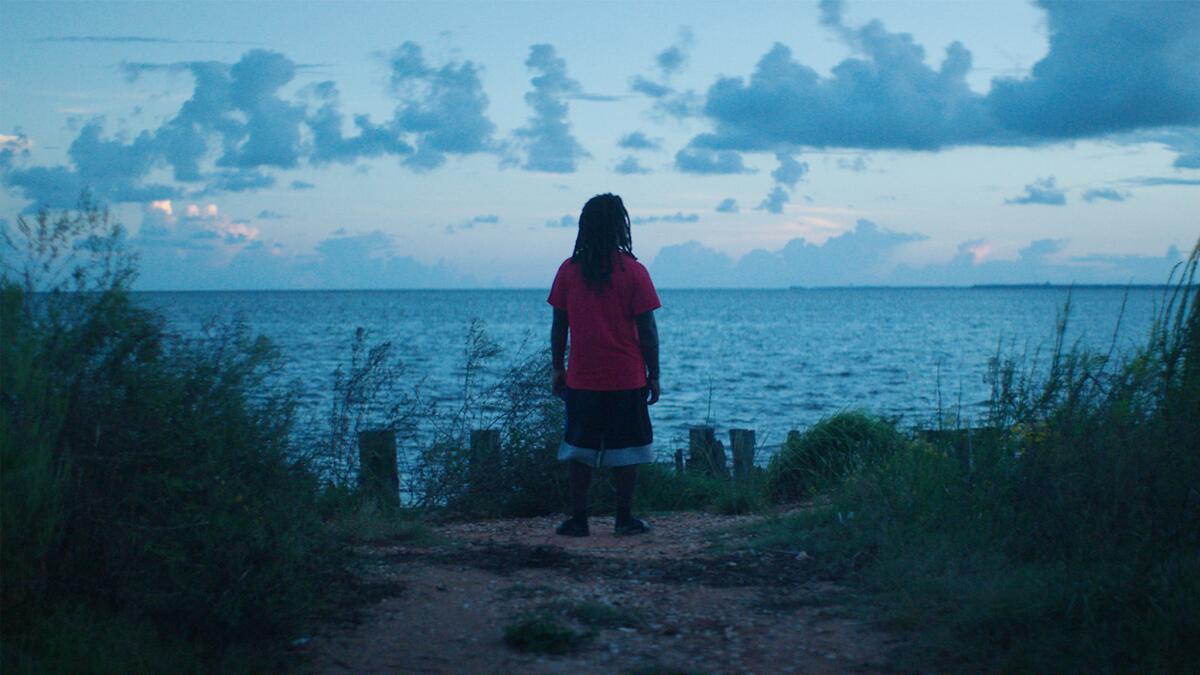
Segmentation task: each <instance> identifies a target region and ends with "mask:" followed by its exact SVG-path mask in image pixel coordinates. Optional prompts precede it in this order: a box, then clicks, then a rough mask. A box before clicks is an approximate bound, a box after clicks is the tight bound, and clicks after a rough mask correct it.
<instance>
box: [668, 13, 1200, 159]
mask: <svg viewBox="0 0 1200 675" xmlns="http://www.w3.org/2000/svg"><path fill="white" fill-rule="evenodd" d="M1039 4H1040V5H1041V6H1042V8H1043V9H1044V10H1045V11H1046V14H1047V24H1048V26H1049V29H1050V50H1049V52H1048V53H1047V54H1046V56H1045V57H1044V58H1043V59H1041V60H1040V61H1038V63H1036V64H1035V65H1034V67H1033V70H1032V73H1031V75H1030V76H1029V77H1027V78H1023V79H1014V78H998V79H996V80H993V86H992V89H991V91H990V92H989V93H988V94H987V95H983V94H980V93H977V92H975V91H973V90H971V88H970V87H969V86H968V84H967V80H966V76H967V74H968V73H969V72H970V69H971V63H972V57H971V54H970V52H969V51H968V50H967V49H966V48H965V47H963V45H962V44H960V43H958V42H954V43H951V44H950V45H949V46H948V47H947V48H946V50H945V54H944V56H943V57H942V59H941V63H940V64H939V65H937V66H936V67H931V66H929V65H927V64H926V55H925V50H924V48H923V47H921V46H920V45H918V44H916V43H915V42H914V40H913V38H912V36H911V35H909V34H906V33H892V32H889V31H888V30H886V28H885V27H884V26H883V24H882V23H880V22H879V21H870V22H868V23H866V24H865V25H863V26H849V25H847V24H846V23H845V21H844V18H843V15H842V3H841V2H839V1H837V0H824V1H823V2H822V3H821V11H822V23H823V24H824V25H825V26H827V27H828V28H830V29H831V30H833V31H834V32H835V33H836V34H837V35H838V36H839V37H840V38H841V39H842V40H843V41H844V42H845V43H846V44H847V45H848V46H849V47H850V48H851V49H852V50H854V52H855V54H854V55H853V56H851V57H850V58H847V59H844V60H843V61H841V62H840V63H838V64H836V65H835V66H834V67H833V68H832V70H831V72H830V75H829V76H822V75H821V74H820V73H818V72H817V71H815V70H813V69H812V68H810V67H809V66H806V65H804V64H802V63H799V62H797V61H796V60H795V59H794V58H793V57H792V53H791V50H790V49H788V47H786V46H784V45H782V44H776V45H774V46H773V47H772V48H771V49H770V50H769V51H768V52H767V53H766V54H765V55H764V56H763V57H762V58H761V59H760V60H759V62H758V64H757V65H756V66H755V68H754V70H753V72H752V73H751V74H750V76H749V78H748V79H745V78H742V77H721V78H719V79H718V80H717V81H716V82H715V83H713V84H712V85H711V86H710V87H709V89H708V91H707V94H706V96H705V101H704V108H703V115H704V116H705V117H707V118H708V120H709V121H710V122H711V123H712V125H713V127H714V130H713V131H712V132H711V133H705V134H700V135H698V136H696V137H695V138H693V139H692V141H691V145H692V146H694V147H700V148H708V149H713V150H739V151H782V150H787V149H791V148H798V147H815V148H827V147H843V148H859V149H867V150H872V149H907V150H938V149H940V148H944V147H953V146H964V145H1039V144H1043V143H1049V142H1056V141H1063V140H1071V139H1080V138H1093V137H1098V136H1102V135H1105V134H1112V133H1117V132H1127V131H1131V130H1135V129H1149V128H1156V127H1162V126H1165V125H1196V124H1198V123H1200V69H1196V68H1195V67H1194V64H1195V63H1196V61H1197V60H1200V47H1198V45H1200V5H1196V4H1193V3H1103V4H1100V3H1069V2H1055V1H1051V0H1044V1H1043V2H1041V3H1039ZM1185 7H1186V9H1185ZM1183 161H1184V163H1185V164H1186V163H1187V162H1189V161H1190V160H1188V159H1185V160H1183Z"/></svg>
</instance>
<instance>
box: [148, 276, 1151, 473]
mask: <svg viewBox="0 0 1200 675" xmlns="http://www.w3.org/2000/svg"><path fill="white" fill-rule="evenodd" d="M1165 292H1166V291H1165V290H1164V289H1162V288H1154V287H1134V288H1123V287H1083V288H1074V289H1068V288H1063V287H1040V286H1033V287H977V288H826V289H801V288H795V289H778V290H671V289H663V290H660V293H659V295H660V297H661V299H662V303H663V306H662V308H661V309H659V310H658V311H657V312H656V317H657V322H658V327H659V334H660V344H661V361H662V399H661V400H660V401H659V402H658V404H656V405H655V406H653V408H652V409H651V418H652V421H653V424H654V429H655V449H656V452H657V453H658V454H659V456H660V457H664V458H665V457H668V456H670V453H671V452H672V449H673V448H675V447H681V446H682V445H684V444H686V438H687V433H688V428H689V427H690V426H692V425H697V424H711V425H713V426H715V427H716V428H717V433H718V436H723V435H724V434H725V433H727V430H728V429H730V428H748V429H754V430H755V431H756V432H757V441H758V443H759V445H760V446H763V447H764V448H768V453H769V449H770V448H772V447H774V446H776V445H777V444H778V443H779V442H781V441H782V440H783V439H784V438H785V437H786V435H787V433H788V431H789V430H791V429H800V430H803V429H804V428H806V427H808V426H810V425H812V424H813V423H815V422H817V421H819V420H820V419H822V418H824V417H827V416H829V415H832V414H834V413H836V412H838V411H843V410H854V409H861V410H867V411H871V412H874V413H877V414H880V415H884V416H887V417H891V418H894V419H896V420H897V421H898V422H899V423H900V424H901V425H904V426H910V427H922V426H926V427H927V426H931V425H934V424H937V423H938V420H939V419H943V420H944V419H946V418H956V419H958V420H960V421H961V422H962V423H965V424H973V423H978V422H979V421H980V420H981V418H982V416H983V414H984V413H985V411H986V402H987V399H988V395H989V391H990V385H989V383H988V378H987V374H988V369H989V362H990V361H991V360H992V359H995V358H997V357H1002V358H1003V357H1016V358H1017V359H1019V360H1021V361H1022V362H1023V363H1025V364H1027V365H1036V364H1038V363H1044V362H1045V357H1046V355H1047V354H1048V353H1049V351H1050V350H1051V349H1052V347H1053V344H1054V337H1055V327H1056V324H1057V322H1059V321H1061V320H1062V318H1063V316H1064V313H1066V316H1067V328H1066V342H1067V344H1068V345H1071V344H1080V345H1083V346H1088V347H1091V348H1094V349H1098V350H1103V351H1108V350H1109V349H1110V348H1111V349H1113V350H1114V351H1115V352H1116V353H1121V352H1126V351H1128V350H1129V349H1131V348H1132V347H1134V346H1135V345H1138V344H1141V343H1143V342H1144V340H1145V337H1146V335H1147V333H1148V331H1149V329H1150V327H1151V324H1152V321H1153V318H1154V316H1155V314H1156V311H1157V310H1156V308H1157V307H1158V306H1159V305H1161V303H1162V301H1163V299H1164V293H1165ZM546 295H547V292H546V290H395V291H386V290H378V291H377V290H370V291H235V292H223V291H221V292H218V291H213V292H207V291H188V292H139V293H137V294H136V298H137V300H138V302H140V303H141V304H143V305H145V306H147V307H151V308H154V309H157V310H159V311H160V312H161V313H162V314H163V315H164V316H165V318H166V321H167V327H168V330H170V331H171V332H173V333H177V334H179V335H182V336H199V335H203V334H204V333H205V331H206V330H211V326H212V325H213V323H214V322H228V321H231V320H240V321H242V322H244V323H245V324H246V326H247V327H248V328H249V329H250V330H251V331H252V332H254V333H258V334H262V335H265V336H266V337H268V338H269V339H270V340H271V342H272V343H273V344H274V345H275V346H276V347H277V348H278V349H279V350H280V352H281V353H282V355H283V360H284V363H283V375H284V379H285V380H286V381H287V382H290V383H292V384H294V385H298V387H299V389H300V390H301V391H302V392H303V396H302V398H301V401H302V407H303V408H305V412H306V413H307V415H302V416H301V417H302V418H311V419H321V418H322V413H323V411H324V410H325V409H326V408H328V406H329V405H330V404H331V400H332V383H333V373H334V371H335V370H336V369H337V368H338V367H339V365H342V366H346V365H347V364H348V363H349V360H350V351H351V345H352V343H353V338H354V335H355V332H356V331H357V330H358V329H360V328H361V329H363V330H364V331H365V336H366V340H367V342H368V343H369V344H379V343H382V342H391V344H392V353H393V355H394V357H395V358H397V359H399V360H400V361H401V362H402V363H403V365H404V369H403V374H402V376H401V377H402V379H403V380H404V382H402V383H401V384H402V385H403V386H411V387H416V386H418V385H419V387H420V390H421V392H422V393H423V396H424V397H426V398H427V399H431V400H436V401H440V402H441V403H443V404H445V405H447V406H453V405H455V403H456V401H461V399H462V392H463V375H464V369H465V360H466V357H465V351H466V341H467V338H468V335H469V334H470V333H471V329H472V326H475V327H476V328H477V329H478V330H480V331H482V332H483V334H485V335H486V336H487V337H488V338H489V339H490V340H492V341H493V342H495V344H496V345H497V346H498V347H499V348H500V350H501V351H500V353H499V354H498V355H497V356H495V357H494V358H492V359H491V360H490V361H488V362H487V363H486V364H485V366H484V371H485V375H486V376H488V377H493V378H494V377H498V376H499V374H500V373H501V372H503V371H504V370H506V369H507V368H508V367H509V366H511V365H512V364H515V363H518V362H520V361H521V360H522V359H525V358H528V357H530V356H532V355H535V354H536V353H537V351H538V350H541V349H544V348H545V347H546V346H547V345H548V341H549V333H550V319H551V308H550V306H549V305H548V304H547V303H546ZM1068 302H1069V312H1067V306H1068ZM759 459H760V461H761V460H762V459H765V457H760V458H759Z"/></svg>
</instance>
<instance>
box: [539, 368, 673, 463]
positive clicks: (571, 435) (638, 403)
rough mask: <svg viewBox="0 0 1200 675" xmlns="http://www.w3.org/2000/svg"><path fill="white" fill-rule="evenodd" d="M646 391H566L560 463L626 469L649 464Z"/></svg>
mask: <svg viewBox="0 0 1200 675" xmlns="http://www.w3.org/2000/svg"><path fill="white" fill-rule="evenodd" d="M647 392H648V389H647V388H646V387H639V388H637V389H621V390H618V391H591V390H588V389H570V388H568V389H566V391H565V393H564V398H565V400H566V404H567V415H566V417H567V428H566V431H565V432H564V434H563V442H562V445H560V446H559V448H558V458H559V459H561V460H572V459H573V460H577V461H580V462H583V463H584V464H587V465H589V466H627V465H630V464H646V463H648V462H651V461H653V459H654V453H653V449H652V447H651V446H652V445H653V444H654V431H653V429H652V428H651V426H650V410H649V407H648V406H647V405H646V394H647Z"/></svg>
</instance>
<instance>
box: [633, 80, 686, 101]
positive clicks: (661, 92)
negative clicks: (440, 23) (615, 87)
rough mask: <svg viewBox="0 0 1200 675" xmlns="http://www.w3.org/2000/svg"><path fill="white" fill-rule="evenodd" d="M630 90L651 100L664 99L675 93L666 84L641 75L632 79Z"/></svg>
mask: <svg viewBox="0 0 1200 675" xmlns="http://www.w3.org/2000/svg"><path fill="white" fill-rule="evenodd" d="M629 88H630V89H632V90H633V91H635V92H637V93H639V94H642V95H644V96H649V97H650V98H663V97H665V96H667V95H669V94H671V93H674V91H675V90H674V89H672V88H671V87H669V86H667V85H665V84H660V83H658V82H654V81H651V80H648V79H646V78H645V77H642V76H641V75H634V76H633V77H632V78H630V80H629Z"/></svg>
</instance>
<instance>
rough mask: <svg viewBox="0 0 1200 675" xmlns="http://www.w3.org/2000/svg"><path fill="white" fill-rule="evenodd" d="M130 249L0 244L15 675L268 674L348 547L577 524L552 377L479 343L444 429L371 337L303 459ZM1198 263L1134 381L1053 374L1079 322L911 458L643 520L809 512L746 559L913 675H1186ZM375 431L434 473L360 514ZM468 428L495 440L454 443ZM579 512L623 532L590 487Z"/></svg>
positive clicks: (672, 491)
mask: <svg viewBox="0 0 1200 675" xmlns="http://www.w3.org/2000/svg"><path fill="white" fill-rule="evenodd" d="M123 236H124V234H123V231H122V229H121V227H120V225H119V224H116V223H113V222H112V221H111V219H110V217H109V215H108V213H107V211H105V210H104V209H102V208H100V207H98V206H97V205H96V204H94V203H92V202H91V201H90V200H88V199H87V198H86V196H85V198H84V200H83V201H82V202H81V204H80V208H78V209H76V210H74V211H69V212H65V213H63V214H62V215H61V216H60V217H57V218H56V217H52V216H51V215H50V214H49V213H47V212H42V213H40V214H38V215H37V216H36V217H35V218H33V219H32V220H27V219H25V218H18V219H17V222H16V227H15V228H14V229H12V230H11V231H5V233H4V244H5V251H4V253H5V258H4V260H5V263H6V265H5V269H4V276H3V279H2V280H0V375H2V376H0V539H2V541H0V565H2V569H0V572H2V578H0V605H2V606H3V613H2V614H0V670H2V671H3V672H5V673H33V672H38V673H42V672H50V673H54V672H148V671H149V672H153V671H161V672H179V671H195V670H218V671H247V670H277V669H279V668H280V667H282V666H283V665H284V664H283V661H282V660H281V659H282V657H281V656H280V654H282V653H283V652H282V650H280V649H278V647H279V646H281V645H284V644H286V643H287V641H289V640H290V639H292V638H294V637H295V636H296V635H297V634H298V632H299V631H300V630H301V628H302V627H303V626H304V625H305V623H306V622H308V621H311V620H312V618H313V616H314V613H316V612H319V611H320V610H321V609H322V608H323V607H325V606H327V604H328V603H329V599H330V598H329V596H330V595H331V593H333V592H336V590H337V588H338V586H337V584H336V583H333V582H335V581H337V580H338V579H341V578H344V576H345V569H346V562H347V546H346V544H348V543H360V542H404V543H408V544H429V543H433V542H434V538H433V536H432V535H431V533H430V530H429V528H428V526H427V525H426V522H427V521H426V516H430V515H436V516H439V517H442V516H450V517H458V518H461V517H473V516H474V517H478V516H483V517H503V516H531V515H544V514H550V513H556V512H560V511H561V510H562V508H563V507H564V505H565V503H566V496H567V486H566V482H565V476H564V472H563V471H562V468H561V466H560V465H559V463H558V462H556V461H555V454H556V450H557V447H558V443H559V439H560V437H561V430H562V418H561V415H562V406H561V403H560V402H559V401H558V400H557V399H555V398H554V397H553V396H551V394H550V392H549V390H548V389H549V388H548V387H547V386H546V384H545V383H546V381H547V379H548V376H547V373H546V372H545V368H546V364H548V362H549V359H548V358H547V357H546V355H545V354H544V353H543V352H541V351H537V352H535V353H533V354H532V355H530V356H528V358H524V359H518V360H517V361H516V362H515V363H514V364H513V365H512V367H510V368H508V369H507V370H504V371H503V372H502V374H501V376H500V377H499V378H498V379H496V380H495V381H494V382H484V381H483V378H482V376H481V373H483V372H484V371H485V370H487V366H488V364H489V361H490V360H491V359H494V358H495V357H496V355H497V354H498V353H499V350H498V349H497V347H496V345H495V344H494V343H492V342H491V341H490V340H489V339H488V338H487V336H486V334H485V333H484V332H483V331H482V329H480V328H479V327H478V326H473V327H472V329H471V331H470V332H469V334H468V336H467V341H466V348H465V350H464V361H465V365H466V368H465V369H464V376H463V389H462V397H461V405H458V406H457V407H455V408H454V409H452V410H446V409H444V408H440V407H438V406H437V405H434V404H432V403H428V402H425V401H423V400H422V399H421V397H420V395H419V393H420V392H419V389H417V388H410V389H408V390H406V389H405V384H404V382H403V376H404V375H406V372H405V370H404V368H403V364H401V363H400V361H399V360H397V359H396V358H394V357H393V356H392V351H391V349H392V346H391V345H390V344H389V343H382V344H378V345H373V346H371V345H369V344H368V340H367V335H366V334H365V332H363V331H361V330H360V331H358V332H356V334H355V335H354V340H353V342H352V346H351V352H350V358H349V362H348V364H347V366H346V367H345V368H344V369H339V370H338V371H337V373H335V377H334V384H333V393H334V400H333V404H332V407H331V409H330V414H329V416H328V418H326V419H323V420H322V426H321V430H320V434H319V437H317V438H316V439H314V438H313V437H312V436H311V435H310V436H309V437H308V438H307V439H305V440H303V441H301V440H298V439H300V438H302V436H301V435H298V434H297V433H296V431H297V427H298V424H299V423H298V422H297V419H296V418H297V412H296V410H297V407H296V400H297V396H298V394H299V392H298V391H296V390H295V389H294V388H288V387H287V386H281V385H280V383H279V382H280V381H279V377H278V375H279V371H278V366H279V360H280V355H279V354H277V353H276V352H275V350H274V349H273V348H272V347H271V345H270V344H269V343H268V342H267V341H265V340H264V339H262V338H258V337H255V336H252V335H251V334H250V333H249V332H248V331H247V330H246V329H245V328H244V327H243V326H240V325H238V324H236V323H234V324H230V325H213V326H210V327H209V330H207V331H206V333H205V335H204V336H203V337H200V338H195V339H182V338H179V337H178V336H175V335H172V334H170V333H169V332H168V331H167V330H166V329H165V328H164V326H163V320H162V318H161V317H159V316H157V315H155V314H154V313H151V312H148V311H145V310H144V309H141V308H139V307H138V306H137V305H136V304H135V303H134V302H133V301H132V300H131V297H130V294H129V291H128V288H129V284H130V282H131V280H132V279H133V276H134V273H135V262H136V261H135V260H134V259H133V258H132V257H130V256H129V255H128V254H127V253H126V252H125V251H124V248H123V244H122V242H123ZM1198 260H1200V248H1198V249H1197V251H1196V252H1194V253H1193V254H1192V256H1191V258H1190V259H1189V261H1188V263H1187V266H1186V267H1185V269H1184V270H1183V273H1182V275H1181V278H1180V279H1178V280H1177V282H1176V283H1175V284H1173V285H1171V287H1170V290H1169V291H1168V292H1167V293H1166V294H1165V295H1164V297H1163V302H1162V306H1161V308H1160V313H1159V316H1158V319H1157V321H1156V322H1155V325H1154V327H1153V330H1152V331H1151V333H1150V334H1149V335H1148V336H1147V339H1146V341H1145V343H1144V344H1142V345H1141V347H1140V348H1139V349H1137V350H1135V351H1133V352H1132V353H1128V354H1122V355H1116V354H1114V353H1113V350H1110V351H1109V352H1108V353H1097V352H1092V351H1087V350H1083V349H1080V348H1078V347H1074V346H1068V345H1066V344H1065V342H1064V337H1063V336H1064V335H1065V333H1066V322H1067V317H1068V316H1069V311H1070V308H1069V305H1068V307H1067V308H1065V309H1064V312H1063V317H1062V319H1061V321H1060V322H1059V325H1058V327H1057V328H1058V330H1057V332H1056V335H1057V340H1056V342H1055V345H1054V348H1053V349H1052V350H1051V353H1050V355H1049V358H1048V359H1046V360H1044V361H1034V362H1023V361H1020V360H1016V359H1012V358H1007V357H1004V356H1003V355H998V356H997V357H996V358H995V360H994V361H993V363H992V364H991V365H992V367H991V382H992V387H993V391H992V396H991V402H990V407H989V414H988V419H987V420H985V426H984V427H983V428H980V429H965V428H957V429H947V430H937V431H934V432H924V433H908V432H905V431H902V430H899V429H897V428H896V426H895V424H894V423H893V422H891V421H887V420H882V419H879V418H876V417H874V416H871V415H870V414H868V413H865V412H858V411H855V412H846V413H842V414H839V415H836V416H833V417H831V418H829V419H826V420H824V421H822V422H820V423H818V424H817V425H815V426H813V427H812V428H811V429H809V430H807V431H806V432H805V433H803V434H797V435H795V436H793V437H790V438H789V439H788V441H787V443H786V444H785V445H784V447H783V448H782V449H781V451H780V453H779V454H778V455H777V456H776V457H775V458H773V459H772V461H771V464H770V466H769V467H768V468H767V469H766V470H765V471H763V470H755V471H754V472H752V474H751V476H750V477H749V478H748V479H747V480H743V481H737V482H735V481H732V480H730V479H729V478H728V477H722V476H719V475H707V474H704V473H701V472H688V473H683V474H682V475H678V474H676V473H675V471H674V470H673V469H672V468H670V467H667V466H664V465H660V464H652V465H648V466H645V467H644V468H643V469H642V470H641V473H640V480H639V487H638V496H637V505H638V508H639V509H644V510H651V511H653V510H674V509H701V508H703V509H710V510H713V511H717V512H721V513H746V512H756V511H766V510H769V509H770V508H771V507H773V506H775V505H780V504H790V503H793V502H795V501H796V500H811V503H813V504H814V506H812V507H811V508H808V509H805V510H804V511H802V512H801V513H799V514H798V515H794V516H789V517H783V518H769V519H767V520H766V521H764V523H763V524H760V525H758V526H755V529H754V531H753V535H754V537H755V539H754V545H756V546H761V547H763V548H769V549H773V550H780V549H783V550H795V551H804V552H806V553H807V555H808V556H809V557H810V558H811V563H810V564H812V565H813V566H814V568H815V569H817V570H819V571H821V572H823V573H825V574H829V575H833V576H836V577H838V578H842V579H845V580H848V581H850V582H852V583H855V584H857V585H859V586H860V587H862V588H866V589H869V590H872V591H874V593H875V595H876V597H877V598H878V601H879V603H880V605H881V606H882V607H883V608H884V612H885V615H886V616H887V617H888V618H889V619H890V620H891V621H892V622H893V623H894V625H897V626H900V627H903V628H907V629H912V632H913V635H915V636H916V638H917V640H918V642H917V644H915V645H914V647H913V649H912V651H911V653H910V654H909V657H910V658H911V659H912V661H911V665H912V666H913V667H914V668H916V669H927V668H929V667H930V664H931V663H933V664H934V665H936V666H937V667H938V668H942V669H947V670H1001V671H1043V672H1045V671H1100V672H1112V671H1135V670H1136V671H1146V672H1181V671H1185V670H1188V669H1190V668H1191V667H1192V664H1194V663H1196V662H1200V618H1198V617H1200V487H1198V486H1200V300H1198V298H1197V285H1196V279H1195V275H1196V271H1197V263H1198ZM493 370H494V369H493ZM422 425H424V426H422ZM368 429H389V430H393V431H395V432H396V433H397V434H398V436H399V437H400V440H401V442H402V443H404V444H406V445H407V446H409V447H414V446H416V447H420V448H422V449H421V450H420V451H419V452H417V453H414V454H411V455H410V454H409V453H401V459H402V461H404V462H405V464H404V465H403V466H402V471H401V474H402V476H403V479H404V482H403V484H402V486H401V489H402V492H403V494H404V497H405V507H404V508H400V509H397V508H395V507H394V506H392V507H388V506H382V505H379V504H376V503H374V502H372V501H371V500H368V499H365V498H364V495H363V494H361V493H360V492H359V491H358V490H357V489H356V487H355V483H356V476H357V471H358V466H357V446H356V444H355V435H356V434H357V433H358V432H360V431H364V430H368ZM479 429H489V430H494V431H495V432H496V436H495V437H494V438H495V440H494V442H493V441H492V440H490V439H491V438H492V437H488V438H487V439H484V438H483V437H482V436H478V435H477V437H476V439H475V442H474V443H473V442H472V431H473V430H479ZM485 441H486V442H485ZM473 446H474V447H473ZM592 497H593V510H594V512H596V513H606V512H610V511H611V510H612V508H613V490H612V486H611V484H610V483H609V481H608V477H607V475H606V474H605V473H604V472H600V473H599V474H598V480H597V481H596V484H595V487H594V490H593V495H592ZM512 592H513V593H514V594H529V595H537V594H539V593H541V591H540V590H538V589H534V588H525V587H514V588H513V589H512ZM796 602H807V599H806V598H801V599H798V600H796ZM637 621H638V617H637V616H636V615H634V614H632V613H630V612H627V611H626V610H622V609H620V608H616V607H611V606H608V605H600V604H595V603H567V602H564V601H561V600H560V601H558V602H551V603H550V604H549V605H547V606H546V607H543V608H542V610H541V611H540V612H537V613H534V614H530V615H525V616H522V617H521V618H520V619H519V620H518V621H517V622H515V623H514V624H512V625H510V626H508V627H507V628H506V630H505V640H506V642H507V643H508V644H509V645H511V646H513V647H514V648H516V649H522V650H528V651H535V652H543V653H566V652H569V651H572V650H575V649H578V648H579V647H580V646H581V645H582V644H584V643H585V642H586V641H587V640H588V639H590V638H591V637H592V635H593V634H594V632H595V631H596V630H597V629H599V628H605V627H619V626H624V625H636V622H637ZM572 626H576V627H582V628H583V629H582V630H577V629H576V628H573V627H572Z"/></svg>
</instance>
